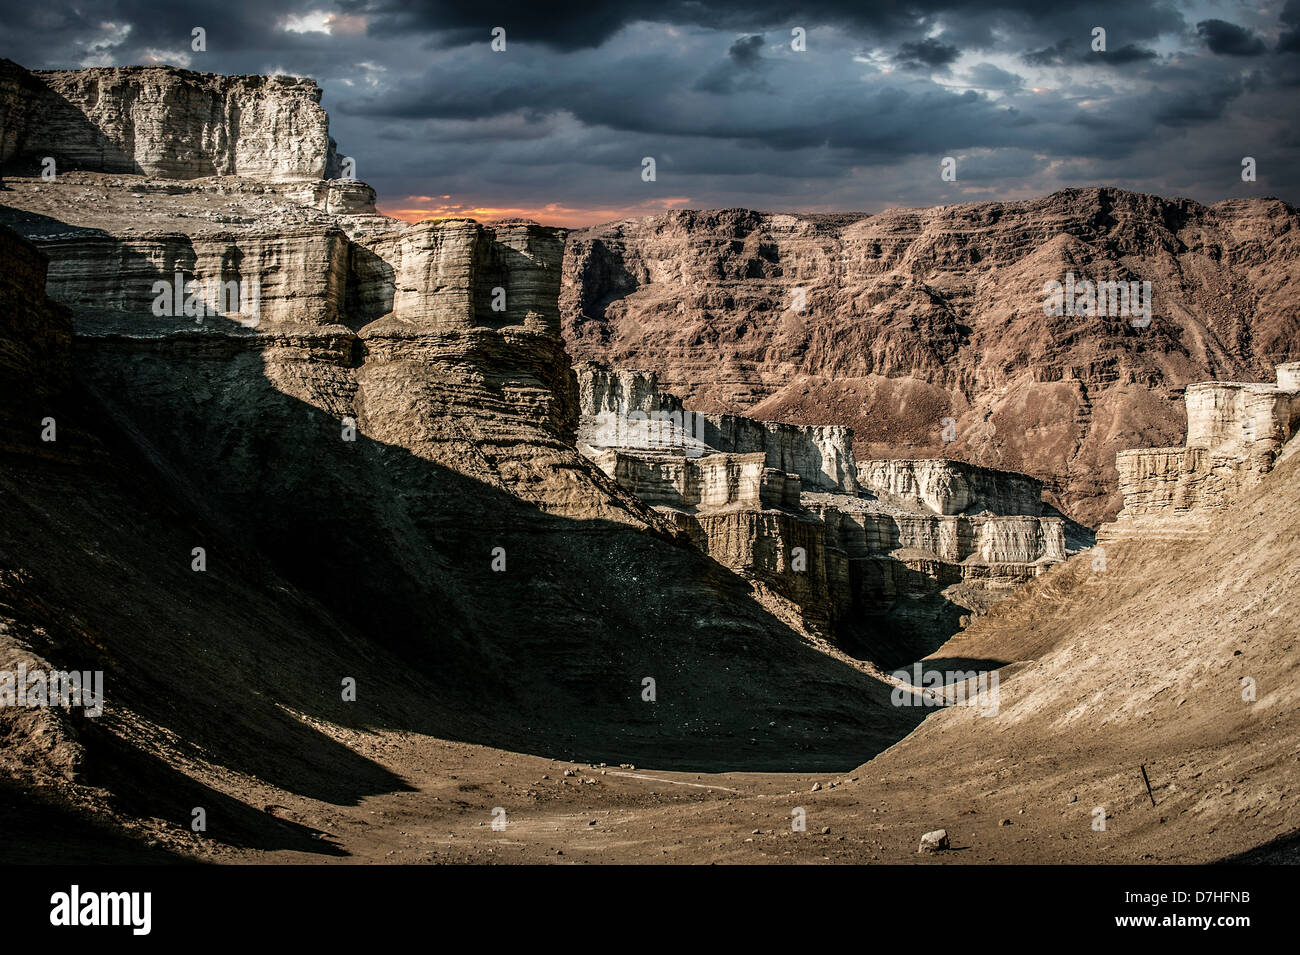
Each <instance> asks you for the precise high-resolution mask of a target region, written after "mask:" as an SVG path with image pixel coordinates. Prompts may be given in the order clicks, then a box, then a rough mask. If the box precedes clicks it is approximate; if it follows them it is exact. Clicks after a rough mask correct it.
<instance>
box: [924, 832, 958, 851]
mask: <svg viewBox="0 0 1300 955" xmlns="http://www.w3.org/2000/svg"><path fill="white" fill-rule="evenodd" d="M949 848H951V846H950V845H949V843H948V830H947V829H936V830H934V831H933V832H927V833H926V834H925V835H923V836H922V837H921V847H920V848H919V849H917V850H916V851H917V852H942V851H943V850H944V849H949Z"/></svg>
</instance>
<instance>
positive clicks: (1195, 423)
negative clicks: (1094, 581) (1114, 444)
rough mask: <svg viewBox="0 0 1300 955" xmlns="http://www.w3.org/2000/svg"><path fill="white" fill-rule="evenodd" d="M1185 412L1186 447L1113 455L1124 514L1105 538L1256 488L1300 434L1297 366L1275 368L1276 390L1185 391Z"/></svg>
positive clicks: (1222, 385) (1211, 384)
mask: <svg viewBox="0 0 1300 955" xmlns="http://www.w3.org/2000/svg"><path fill="white" fill-rule="evenodd" d="M1186 408H1187V441H1186V444H1185V445H1183V446H1181V447H1167V448H1139V449H1134V450H1129V451H1121V452H1120V453H1119V454H1118V455H1117V456H1116V460H1115V465H1116V468H1117V469H1118V471H1119V487H1120V492H1121V493H1122V494H1123V496H1124V509H1123V510H1122V511H1121V512H1120V515H1119V519H1118V521H1117V522H1116V523H1115V524H1111V525H1107V529H1108V533H1114V532H1118V531H1121V530H1123V529H1124V528H1125V526H1126V525H1127V524H1128V522H1131V521H1133V520H1142V521H1145V522H1148V523H1149V522H1150V520H1151V519H1159V518H1161V517H1170V518H1180V517H1186V516H1190V515H1193V514H1195V513H1197V512H1203V511H1204V510H1205V509H1216V508H1222V507H1224V506H1226V505H1229V504H1231V503H1233V502H1234V501H1235V500H1237V499H1238V498H1240V497H1241V495H1242V493H1243V492H1245V491H1246V490H1248V489H1250V488H1252V487H1254V486H1256V485H1257V484H1258V483H1259V482H1260V481H1261V480H1262V479H1263V477H1264V475H1266V474H1268V473H1269V472H1270V471H1271V470H1272V469H1273V465H1274V463H1275V462H1276V461H1277V458H1278V457H1279V455H1280V454H1281V453H1282V452H1283V450H1284V449H1285V448H1286V446H1287V443H1288V442H1290V441H1291V439H1292V438H1293V437H1294V436H1295V434H1296V432H1297V430H1300V363H1296V362H1289V363H1286V364H1283V365H1279V366H1278V368H1277V383H1276V384H1256V383H1244V382H1231V381H1205V382H1198V383H1196V384H1193V385H1189V386H1188V388H1187V394H1186Z"/></svg>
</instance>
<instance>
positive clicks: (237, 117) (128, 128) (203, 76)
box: [0, 60, 339, 180]
mask: <svg viewBox="0 0 1300 955" xmlns="http://www.w3.org/2000/svg"><path fill="white" fill-rule="evenodd" d="M320 99H321V90H320V87H319V86H317V85H316V82H315V81H314V80H309V79H303V78H301V77H293V76H223V75H219V74H214V73H195V72H192V71H190V70H180V69H175V68H173V67H161V66H160V67H145V66H130V67H102V68H96V69H84V70H33V71H27V70H24V69H23V68H22V67H20V66H18V65H17V64H15V63H13V62H12V61H9V60H3V61H0V130H3V133H0V162H4V163H6V164H7V165H9V166H10V168H11V171H12V168H13V166H15V165H17V166H26V165H35V166H36V167H38V168H39V165H40V163H41V162H42V161H43V159H44V157H46V156H50V157H53V158H54V159H55V161H56V163H57V168H58V169H60V170H72V169H88V170H95V171H97V172H117V173H140V174H144V175H149V176H160V177H165V178H169V179H194V178H198V177H202V176H243V177H248V178H252V179H263V180H292V179H328V178H334V177H337V176H338V175H339V163H338V157H337V155H336V153H335V149H334V143H333V140H331V139H330V135H329V117H328V116H327V115H326V113H325V111H324V110H323V109H321V106H320Z"/></svg>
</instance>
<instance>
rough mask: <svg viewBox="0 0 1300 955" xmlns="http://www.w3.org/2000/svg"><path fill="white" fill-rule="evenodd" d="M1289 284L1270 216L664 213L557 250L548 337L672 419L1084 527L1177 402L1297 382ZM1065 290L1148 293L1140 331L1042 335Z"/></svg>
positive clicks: (1092, 316)
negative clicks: (829, 444)
mask: <svg viewBox="0 0 1300 955" xmlns="http://www.w3.org/2000/svg"><path fill="white" fill-rule="evenodd" d="M1297 261H1300V214H1298V213H1297V212H1296V210H1295V209H1294V208H1293V207H1291V206H1290V205H1288V204H1287V203H1285V202H1280V201H1278V200H1274V199H1233V200H1227V201H1224V202H1219V203H1215V204H1214V205H1211V206H1203V205H1200V204H1197V203H1195V202H1191V201H1189V200H1186V199H1163V198H1160V197H1157V196H1149V195H1139V194H1134V193H1130V192H1125V191H1123V190H1119V189H1110V188H1101V189H1070V190H1064V191H1061V192H1058V193H1055V194H1053V195H1050V196H1046V197H1042V198H1037V199H1028V200H1022V201H1012V202H980V203H973V204H963V205H948V206H941V207H935V208H928V209H890V210H886V211H884V212H881V213H878V214H874V215H862V214H858V215H849V214H845V215H787V214H768V213H761V212H754V211H751V210H746V209H723V210H712V211H692V210H681V211H674V212H670V213H665V214H662V215H656V216H647V217H643V218H636V219H627V220H623V221H619V222H612V223H608V224H605V225H600V226H593V227H591V228H588V229H583V230H579V231H575V232H573V233H571V234H570V235H569V237H568V239H567V252H566V257H565V267H564V271H565V275H564V286H563V291H562V297H561V313H562V315H563V319H564V323H565V336H566V338H567V340H568V342H569V347H570V350H571V352H572V353H573V355H574V357H575V359H579V360H592V361H600V362H603V363H606V364H608V365H611V366H614V367H625V368H644V369H648V370H650V371H653V372H654V373H655V374H657V375H658V377H659V379H660V381H661V382H663V385H664V387H665V389H667V390H668V391H671V392H673V393H675V394H678V395H681V396H682V397H683V398H684V399H685V400H686V401H687V403H688V404H689V405H690V406H691V407H692V408H695V409H698V410H700V411H707V412H727V413H733V414H741V415H744V416H746V417H750V418H756V419H760V420H773V421H785V422H794V423H801V424H826V423H836V424H843V425H846V426H848V427H851V428H852V429H853V431H854V435H855V438H854V440H855V443H856V446H855V448H854V451H855V452H856V454H857V456H858V457H859V458H861V459H863V460H869V459H871V460H875V459H890V458H940V457H941V458H948V459H965V460H968V461H976V462H980V463H982V464H986V465H991V466H994V467H997V468H1002V469H1005V470H1009V471H1016V472H1022V473H1027V474H1030V475H1032V476H1033V477H1035V478H1037V479H1039V480H1041V481H1043V483H1044V491H1045V494H1046V495H1047V500H1048V501H1049V502H1051V503H1053V504H1054V505H1056V506H1057V507H1059V508H1060V509H1061V510H1062V511H1063V512H1065V513H1067V514H1068V515H1069V516H1070V517H1072V518H1073V519H1075V520H1078V521H1081V522H1082V523H1084V524H1087V525H1089V526H1092V527H1095V526H1096V525H1097V524H1099V523H1100V522H1101V521H1103V520H1110V519H1112V518H1113V517H1114V515H1115V514H1116V513H1117V512H1118V511H1119V509H1120V506H1121V501H1120V498H1119V494H1118V492H1117V491H1116V475H1115V471H1114V467H1115V453H1116V452H1117V451H1119V450H1121V449H1123V448H1126V447H1134V446H1137V445H1140V444H1143V443H1150V444H1171V443H1173V441H1174V440H1175V439H1177V438H1178V437H1180V434H1181V429H1182V413H1181V408H1180V407H1179V398H1180V397H1181V394H1182V391H1183V389H1184V388H1185V387H1186V386H1187V385H1188V384H1190V383H1192V382H1196V381H1201V380H1205V379H1209V378H1230V379H1235V380H1239V381H1251V380H1260V376H1263V375H1271V369H1272V367H1273V365H1275V364H1276V363H1278V362H1280V361H1287V360H1296V359H1300V315H1297V313H1296V310H1295V308H1294V307H1293V302H1292V301H1291V291H1290V290H1291V289H1292V287H1293V286H1294V277H1295V272H1296V264H1295V263H1296V262H1297ZM1071 277H1073V278H1071ZM1070 281H1074V282H1075V283H1079V287H1080V288H1081V287H1083V286H1082V284H1081V283H1083V282H1097V283H1104V282H1111V281H1139V282H1150V286H1151V295H1150V297H1149V299H1147V300H1145V305H1149V306H1150V309H1151V318H1150V321H1149V323H1147V321H1146V318H1145V317H1143V315H1144V314H1145V313H1143V314H1141V315H1140V314H1138V313H1137V312H1136V311H1133V310H1132V309H1130V310H1129V312H1128V313H1126V314H1118V311H1120V309H1118V308H1116V309H1112V308H1110V307H1109V303H1107V307H1106V308H1101V309H1094V310H1092V311H1091V312H1090V313H1088V314H1084V313H1083V312H1081V311H1076V313H1075V314H1049V312H1050V309H1049V308H1048V307H1047V305H1048V303H1047V295H1046V293H1045V291H1044V289H1045V286H1047V285H1049V283H1052V282H1056V283H1068V282H1070ZM1120 304H1121V305H1122V303H1120ZM1135 320H1136V322H1137V324H1135V323H1134V322H1135ZM1152 439H1154V440H1152Z"/></svg>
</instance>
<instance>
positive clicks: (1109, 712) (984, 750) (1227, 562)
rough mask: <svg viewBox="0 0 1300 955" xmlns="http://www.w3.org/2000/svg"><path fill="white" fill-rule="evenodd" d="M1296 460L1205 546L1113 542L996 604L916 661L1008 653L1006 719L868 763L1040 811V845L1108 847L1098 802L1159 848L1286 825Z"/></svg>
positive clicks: (1219, 850)
mask: <svg viewBox="0 0 1300 955" xmlns="http://www.w3.org/2000/svg"><path fill="white" fill-rule="evenodd" d="M1297 452H1300V447H1297V446H1294V445H1293V446H1292V447H1291V448H1290V449H1289V450H1288V452H1287V454H1286V455H1285V456H1284V458H1282V459H1281V462H1280V463H1279V465H1278V467H1277V469H1276V470H1275V471H1274V472H1273V473H1272V474H1271V475H1269V476H1268V477H1267V478H1266V479H1265V481H1264V483H1263V484H1262V485H1261V486H1260V487H1258V488H1257V489H1255V491H1253V492H1252V493H1251V494H1250V495H1249V496H1248V497H1247V498H1246V499H1245V500H1244V501H1242V502H1241V503H1240V504H1239V505H1237V506H1235V507H1232V508H1228V509H1226V510H1225V511H1224V513H1222V514H1220V515H1218V516H1217V517H1214V518H1212V519H1211V518H1209V517H1207V519H1206V526H1205V528H1204V534H1203V535H1201V536H1200V537H1199V538H1196V537H1186V536H1184V537H1182V538H1181V539H1180V540H1177V541H1171V540H1170V539H1168V538H1161V537H1159V536H1158V535H1149V536H1136V535H1135V536H1132V537H1125V538H1123V539H1121V540H1115V541H1111V542H1109V543H1108V544H1107V545H1106V547H1105V551H1106V553H1105V563H1104V570H1103V569H1100V568H1101V567H1102V565H1101V564H1100V563H1099V562H1098V554H1096V553H1095V552H1094V553H1087V554H1083V555H1081V556H1079V557H1076V558H1074V559H1072V560H1071V561H1069V562H1068V563H1067V564H1064V565H1061V566H1060V567H1058V568H1056V569H1055V570H1053V571H1052V572H1051V573H1049V574H1047V575H1045V576H1044V577H1042V578H1040V579H1038V580H1036V581H1033V582H1031V583H1030V584H1028V585H1026V586H1025V587H1024V588H1023V589H1022V590H1020V591H1019V592H1017V593H1016V594H1015V595H1013V596H1012V597H1011V598H1009V599H1008V600H1007V601H1005V602H1003V603H1002V604H999V605H998V606H997V607H995V608H994V609H993V610H992V611H990V613H989V615H988V616H987V617H985V618H981V619H980V620H978V621H976V622H975V624H973V625H972V626H971V627H970V628H969V629H968V630H966V631H965V632H963V633H962V634H960V635H958V636H957V637H955V638H954V639H952V640H951V641H949V642H948V643H947V644H946V645H945V646H944V647H943V648H942V649H941V650H940V651H938V652H937V653H936V654H934V655H933V656H932V658H931V659H930V660H929V661H927V663H926V665H927V666H928V667H933V668H934V669H955V668H956V667H954V666H951V665H950V664H949V663H948V662H947V661H961V660H972V659H973V660H1001V661H1006V662H1008V663H1010V664H1012V665H1011V666H1009V667H1007V668H1006V669H1004V670H1003V671H1002V672H1003V680H1002V683H1001V706H1000V708H999V712H998V714H997V716H995V717H980V716H979V715H978V714H977V712H976V711H975V710H973V709H971V708H967V707H955V708H950V709H947V710H944V711H942V712H941V713H939V714H937V715H936V716H935V717H934V718H932V719H930V720H927V721H926V723H925V724H924V725H923V726H922V727H921V728H920V729H919V730H918V731H917V732H916V733H915V734H913V735H912V736H911V737H909V738H908V739H907V740H905V741H904V742H902V743H900V744H899V745H898V746H896V747H894V748H893V749H891V750H890V751H889V752H887V753H885V754H883V755H882V756H880V757H878V758H877V759H875V760H874V761H873V762H871V763H870V764H869V765H868V767H865V769H866V770H867V771H870V772H871V773H872V774H873V775H876V774H884V775H886V776H887V777H889V778H892V779H898V778H899V777H900V776H916V771H917V768H918V767H926V768H927V772H928V771H929V770H933V771H935V772H938V773H942V774H943V775H944V777H945V778H946V780H947V782H946V785H947V786H949V787H951V795H952V797H953V798H954V800H955V799H956V798H957V797H958V795H959V794H960V795H961V796H974V795H976V794H978V795H979V798H980V799H983V800H986V801H988V802H990V803H993V804H1001V805H1004V806H1013V805H1016V804H1017V803H1018V804H1020V805H1022V806H1031V807H1034V808H1036V809H1037V810H1038V813H1037V818H1036V819H1035V820H1034V824H1035V826H1036V827H1038V829H1037V830H1036V831H1034V832H1033V837H1034V838H1037V839H1041V838H1044V835H1046V837H1047V838H1050V839H1057V838H1061V836H1064V837H1065V839H1066V840H1068V841H1069V842H1070V847H1069V852H1068V853H1067V855H1068V856H1069V857H1071V858H1077V859H1080V860H1103V859H1105V858H1106V855H1105V851H1111V852H1115V851H1116V849H1115V848H1112V849H1110V850H1105V849H1104V847H1105V846H1106V845H1107V842H1108V840H1107V839H1105V838H1103V837H1102V834H1100V833H1098V834H1094V833H1093V830H1092V828H1091V822H1092V815H1091V814H1092V813H1093V811H1094V809H1095V808H1096V807H1102V808H1104V809H1105V811H1106V813H1107V815H1108V817H1109V821H1108V823H1107V827H1108V828H1107V832H1108V833H1110V834H1112V835H1113V834H1115V833H1119V834H1122V836H1123V839H1124V840H1125V841H1126V842H1129V843H1130V844H1132V845H1137V846H1142V847H1144V849H1145V853H1149V854H1150V855H1151V856H1152V857H1153V858H1157V859H1174V858H1178V859H1183V860H1187V861H1204V860H1209V859H1213V858H1216V857H1219V856H1223V855H1228V854H1231V853H1232V852H1234V851H1238V850H1237V849H1235V848H1234V845H1235V846H1238V847H1240V846H1242V845H1252V844H1261V843H1266V842H1268V841H1270V840H1273V839H1275V838H1279V837H1283V836H1288V835H1293V834H1295V833H1296V831H1297V830H1298V829H1300V805H1297V795H1296V794H1297V791H1298V790H1300V640H1298V639H1297V636H1296V629H1295V624H1294V613H1293V606H1294V602H1295V597H1296V589H1295V588H1296V580H1297V573H1298V572H1300V540H1298V539H1297V537H1296V534H1295V528H1296V527H1297V526H1298V525H1300V453H1297ZM1094 568H1097V569H1094ZM1244 681H1246V682H1244ZM1252 691H1253V694H1254V698H1253V701H1248V700H1246V699H1244V698H1243V694H1246V695H1247V696H1249V695H1250V694H1251V692H1252ZM1143 765H1145V767H1146V771H1147V774H1148V776H1149V778H1150V780H1151V785H1152V788H1153V791H1154V794H1155V801H1156V806H1155V807H1152V806H1151V803H1150V800H1149V798H1148V796H1147V793H1146V791H1145V787H1144V784H1143V781H1142V776H1141V767H1142V766H1143ZM916 781H917V782H918V783H920V782H922V781H923V779H922V777H919V776H918V777H917V780H916ZM900 795H902V796H904V797H905V791H904V792H903V793H900ZM1072 797H1077V802H1071V801H1069V800H1070V799H1071V798H1072ZM1013 822H1014V823H1016V824H1020V823H1021V820H1019V819H1017V818H1014V817H1013ZM1043 827H1046V829H1047V832H1046V833H1043V832H1042V831H1041V830H1042V828H1043ZM1056 832H1059V833H1060V835H1056Z"/></svg>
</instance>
